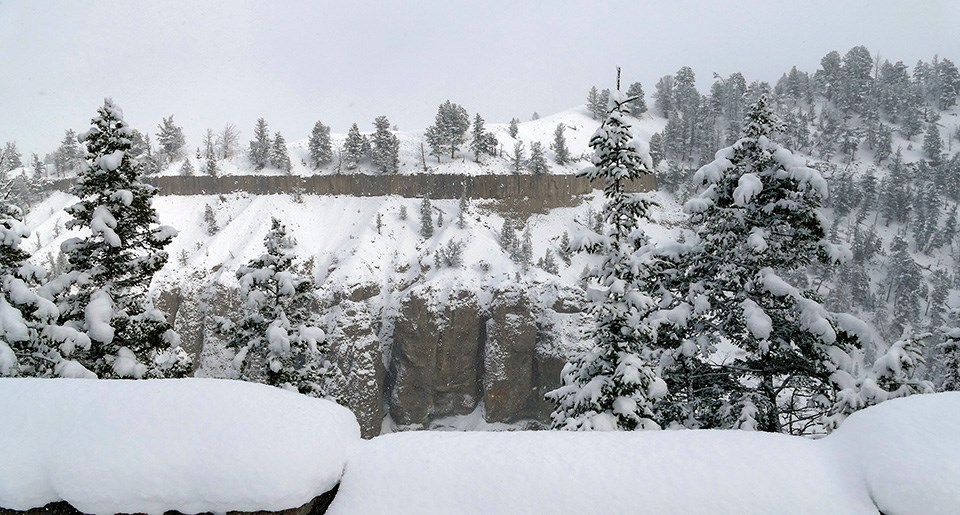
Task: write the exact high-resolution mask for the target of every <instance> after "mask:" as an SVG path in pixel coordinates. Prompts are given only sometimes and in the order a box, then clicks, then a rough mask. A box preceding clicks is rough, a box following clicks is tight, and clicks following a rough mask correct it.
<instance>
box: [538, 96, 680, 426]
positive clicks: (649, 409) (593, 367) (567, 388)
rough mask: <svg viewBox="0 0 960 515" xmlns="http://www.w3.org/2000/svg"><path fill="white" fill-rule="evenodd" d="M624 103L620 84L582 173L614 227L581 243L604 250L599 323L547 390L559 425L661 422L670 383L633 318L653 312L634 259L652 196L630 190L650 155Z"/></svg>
mask: <svg viewBox="0 0 960 515" xmlns="http://www.w3.org/2000/svg"><path fill="white" fill-rule="evenodd" d="M626 102H627V99H626V98H624V97H623V96H621V95H620V93H619V91H618V92H617V93H616V97H615V98H614V100H613V102H612V106H613V107H612V109H611V110H610V112H609V113H608V115H607V117H606V119H605V120H604V122H603V124H602V125H601V126H600V128H599V129H598V130H597V132H596V134H594V136H593V138H592V139H591V140H590V146H591V147H592V148H593V150H594V157H593V163H594V166H593V167H590V168H587V169H586V170H585V171H584V172H583V175H585V176H586V177H587V178H589V179H591V180H595V181H598V182H599V183H600V185H601V186H603V191H604V196H605V197H606V199H607V204H606V205H605V207H604V211H603V216H604V219H605V221H606V222H608V223H607V225H606V226H607V227H609V228H610V230H609V232H608V233H607V234H605V235H603V237H601V238H598V239H595V240H593V242H592V243H587V244H585V245H584V246H583V250H589V251H592V252H595V253H598V254H600V255H602V256H604V260H603V264H602V265H601V266H600V268H599V269H598V271H597V274H596V276H594V277H593V278H592V279H593V281H594V284H595V287H596V288H597V292H598V295H596V296H595V298H596V299H597V300H595V301H594V302H593V304H592V306H591V308H590V309H591V313H592V314H593V315H594V317H595V320H596V326H595V328H594V330H593V346H592V348H591V349H589V350H587V351H585V352H583V353H581V354H579V355H577V356H575V357H574V358H573V359H571V360H570V361H569V362H568V363H567V365H566V366H564V368H563V372H562V374H561V375H562V377H561V380H562V385H561V386H560V388H558V389H556V390H554V391H552V392H550V393H548V394H547V398H549V399H553V400H554V401H555V402H556V409H555V410H554V412H553V414H552V415H551V417H552V419H553V427H555V428H558V429H567V430H633V429H652V428H658V427H659V424H658V423H657V421H656V420H655V419H654V417H655V415H654V412H653V405H654V402H655V401H656V399H658V398H660V397H662V396H663V395H665V394H666V385H665V383H664V381H663V380H662V379H661V378H660V377H659V376H658V375H657V371H656V364H655V363H654V362H652V360H651V356H650V355H649V353H648V352H647V349H646V343H647V342H648V341H649V338H650V337H651V333H650V332H649V330H650V329H651V327H649V326H646V327H636V326H635V324H634V322H633V320H636V319H642V318H643V315H644V314H645V313H646V312H648V311H649V309H648V308H647V307H645V301H644V300H643V299H646V298H648V297H647V295H646V292H643V291H639V290H638V289H637V286H638V284H637V282H638V279H639V278H638V277H637V275H636V274H637V273H638V272H639V273H645V270H646V267H637V266H634V265H635V263H636V262H635V261H634V259H635V254H636V253H637V251H638V250H639V249H640V247H641V246H643V245H645V244H646V243H647V240H646V238H645V237H643V236H638V233H639V232H640V231H636V230H635V229H636V225H637V223H638V221H639V220H640V219H642V218H646V217H647V216H648V213H649V209H650V206H651V205H652V201H651V200H650V199H649V198H648V197H646V196H643V195H638V194H629V193H626V191H625V189H624V182H625V181H628V180H633V179H638V178H640V177H642V176H643V175H645V174H649V173H651V172H650V168H649V159H648V158H646V157H645V156H642V155H641V154H640V153H639V152H638V151H637V149H636V147H634V146H633V145H632V144H631V140H632V136H631V134H630V125H629V124H628V123H627V122H626V106H625V103H626ZM601 292H602V293H601ZM651 304H655V303H651Z"/></svg>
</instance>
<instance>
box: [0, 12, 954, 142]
mask: <svg viewBox="0 0 960 515" xmlns="http://www.w3.org/2000/svg"><path fill="white" fill-rule="evenodd" d="M958 27H960V2H958V1H950V0H947V1H932V0H923V1H917V2H905V1H892V0H891V1H864V0H859V1H844V2H838V1H835V0H829V1H820V0H818V1H807V0H804V1H791V2H785V1H772V0H758V1H745V2H733V1H712V0H711V1H701V2H694V1H683V0H672V1H662V2H657V3H654V2H640V1H596V0H594V1H560V0H552V1H547V0H544V1H535V2H534V1H522V0H521V1H516V0H513V1H500V0H485V1H479V2H478V1H471V2H456V1H452V0H418V1H411V2H399V1H396V2H387V1H382V2H373V1H365V0H342V1H340V2H327V1H309V2H308V1H302V2H294V1H281V0H262V1H226V0H206V1H205V0H187V1H180V0H177V1H174V0H164V1H157V2H145V1H130V0H114V1H99V2H93V1H89V2H87V1H84V2H78V1H75V0H64V1H52V0H51V1H46V0H0V63H2V72H0V142H2V141H8V140H16V141H17V142H18V145H19V147H20V149H21V151H23V152H24V154H25V155H28V153H29V152H39V153H41V154H42V153H46V152H50V151H52V150H54V149H55V148H56V146H57V145H58V143H59V140H60V139H61V138H62V136H63V132H64V130H65V129H67V128H73V129H80V130H83V129H85V128H86V127H87V126H89V121H90V118H91V117H92V115H93V114H94V112H95V110H96V108H97V107H98V106H99V105H100V104H101V103H102V100H103V98H104V97H106V96H109V97H112V98H113V99H114V101H115V102H117V103H118V104H119V105H120V106H121V107H122V108H123V110H124V113H125V116H126V119H127V121H128V122H129V123H131V124H133V125H134V126H135V127H137V128H139V129H141V130H146V131H149V132H150V133H151V134H152V133H155V132H156V127H157V124H158V123H159V122H160V119H161V117H162V116H165V115H170V114H173V115H175V120H176V122H177V123H178V124H180V125H182V126H183V127H184V129H185V130H186V132H187V138H188V144H189V145H190V146H191V147H196V146H198V145H199V143H200V137H201V134H202V133H203V131H204V130H205V129H206V128H207V127H211V128H215V129H216V128H219V127H222V126H223V125H224V124H226V123H233V124H235V125H236V126H237V127H238V128H239V129H240V130H241V138H242V139H243V140H247V139H249V137H250V135H251V134H252V132H253V123H254V121H255V120H256V118H258V117H260V116H262V117H264V118H266V120H267V121H268V122H269V124H270V127H271V129H272V130H275V131H276V130H279V131H281V132H283V133H284V135H285V136H286V138H287V140H288V141H292V140H299V139H303V138H306V137H307V135H308V134H309V131H310V128H311V127H312V126H313V123H314V122H316V121H317V120H322V121H323V122H324V123H326V124H328V125H331V126H332V127H333V130H334V131H335V132H343V131H345V130H346V129H348V128H349V126H350V124H351V123H353V122H358V123H359V124H360V127H361V129H362V130H372V121H373V119H374V117H376V116H378V115H381V114H383V115H387V116H388V117H389V118H390V120H391V122H393V123H394V124H397V125H399V126H400V128H401V129H419V128H423V127H425V126H427V125H429V124H430V123H431V122H432V119H433V116H434V114H435V113H436V107H437V105H438V104H440V103H441V102H443V101H444V100H446V99H448V98H449V99H450V100H453V101H454V102H457V103H460V104H462V105H463V106H464V107H465V108H466V109H467V111H469V112H470V114H471V116H473V113H476V112H480V114H481V115H483V116H484V118H485V119H486V120H488V121H490V122H503V121H507V120H509V119H510V118H511V117H514V116H516V117H518V118H520V119H522V120H526V119H528V118H529V117H530V115H531V113H533V112H534V111H537V112H539V113H540V114H549V113H553V112H556V111H560V110H562V109H566V108H569V107H572V106H574V105H577V104H581V103H583V99H584V97H585V95H586V91H587V90H588V89H589V88H590V86H591V85H594V84H596V85H598V86H601V87H609V86H612V84H613V81H614V78H615V77H614V73H615V71H614V70H615V67H616V66H617V65H620V66H622V67H623V70H624V80H625V82H628V83H629V82H632V81H634V80H640V81H641V82H642V83H643V86H644V89H645V90H646V91H647V96H648V101H649V95H650V93H651V92H652V90H653V83H654V82H655V81H656V79H657V78H658V77H660V76H662V75H665V74H668V73H673V72H675V71H676V70H677V69H678V68H679V67H681V66H684V65H686V66H691V67H692V68H693V69H694V71H695V72H696V74H697V78H698V82H699V84H700V86H701V88H704V89H705V88H706V87H708V86H709V83H710V82H711V76H712V74H713V72H718V73H720V74H722V75H728V74H730V73H732V72H735V71H740V72H743V73H744V75H746V77H747V79H748V80H753V79H760V80H767V81H770V82H771V83H772V82H774V81H776V79H777V78H779V76H780V75H781V74H782V73H783V72H784V71H787V70H789V69H790V66H792V65H797V67H798V68H800V69H802V70H806V71H810V72H812V71H814V70H815V69H816V68H817V66H818V64H819V61H820V58H821V57H822V56H823V55H824V54H826V53H827V52H829V51H830V50H838V51H840V52H841V53H844V52H846V51H847V50H848V49H849V48H850V47H852V46H855V45H858V44H864V45H866V46H867V47H868V48H869V49H870V51H871V52H872V53H873V54H876V53H877V52H879V53H880V55H881V56H882V57H883V58H889V59H891V60H903V61H904V62H906V63H907V64H909V65H911V66H912V65H913V64H914V63H916V61H917V60H918V59H923V60H925V61H927V60H929V59H930V58H931V57H933V55H934V54H939V55H941V56H943V57H947V58H950V59H952V60H954V61H955V62H956V61H960V37H958Z"/></svg>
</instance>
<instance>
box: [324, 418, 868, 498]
mask: <svg viewBox="0 0 960 515" xmlns="http://www.w3.org/2000/svg"><path fill="white" fill-rule="evenodd" d="M829 451H830V448H829V446H826V445H823V444H821V443H820V442H816V441H812V440H808V439H804V438H798V437H791V436H785V435H777V434H768V433H749V432H745V431H662V432H633V433H623V432H620V433H569V432H560V431H543V432H506V433H444V432H412V433H396V434H391V435H385V436H380V437H377V438H374V439H373V440H370V441H366V442H363V444H362V445H361V446H360V447H358V448H357V452H356V454H355V455H354V456H353V457H352V458H351V459H350V463H349V464H348V466H347V470H346V473H345V474H344V477H343V480H342V482H341V484H340V489H339V491H338V493H337V497H336V498H335V499H334V502H333V504H332V505H331V507H330V511H329V512H328V513H333V514H337V515H343V514H350V515H352V514H357V513H363V514H381V513H384V514H385V513H390V514H404V513H410V514H418V515H422V514H448V513H458V514H473V513H477V514H479V513H510V514H539V513H552V514H583V513H656V514H671V513H677V514H681V513H714V514H724V513H727V514H737V515H742V514H769V513H778V514H791V513H796V514H810V513H843V514H848V515H849V514H860V513H863V514H874V515H875V514H876V513H877V510H876V508H875V507H874V505H873V503H872V502H871V500H870V497H869V496H868V495H867V492H866V490H865V489H864V488H863V487H862V483H861V481H860V479H859V477H857V476H855V475H852V474H848V473H847V470H846V469H845V468H844V467H843V466H842V464H838V463H836V460H835V457H834V456H833V455H832V454H831V453H830V452H829Z"/></svg>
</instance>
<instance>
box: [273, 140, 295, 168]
mask: <svg viewBox="0 0 960 515" xmlns="http://www.w3.org/2000/svg"><path fill="white" fill-rule="evenodd" d="M270 164H271V165H273V167H274V168H277V169H279V170H282V171H284V172H286V173H290V170H291V169H292V168H293V166H292V165H291V163H290V155H289V154H288V153H287V140H285V139H284V138H283V135H282V134H280V133H279V132H278V133H277V134H276V136H274V138H273V144H272V145H271V146H270Z"/></svg>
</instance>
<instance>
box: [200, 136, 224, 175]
mask: <svg viewBox="0 0 960 515" xmlns="http://www.w3.org/2000/svg"><path fill="white" fill-rule="evenodd" d="M207 133H208V136H212V135H213V131H210V130H208V131H207ZM203 157H204V162H205V163H206V165H205V166H204V171H205V172H206V173H207V175H209V176H210V177H216V176H218V175H220V168H219V167H218V166H217V153H216V144H215V142H214V141H213V140H212V138H209V140H208V141H207V142H205V152H204V156H203Z"/></svg>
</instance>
